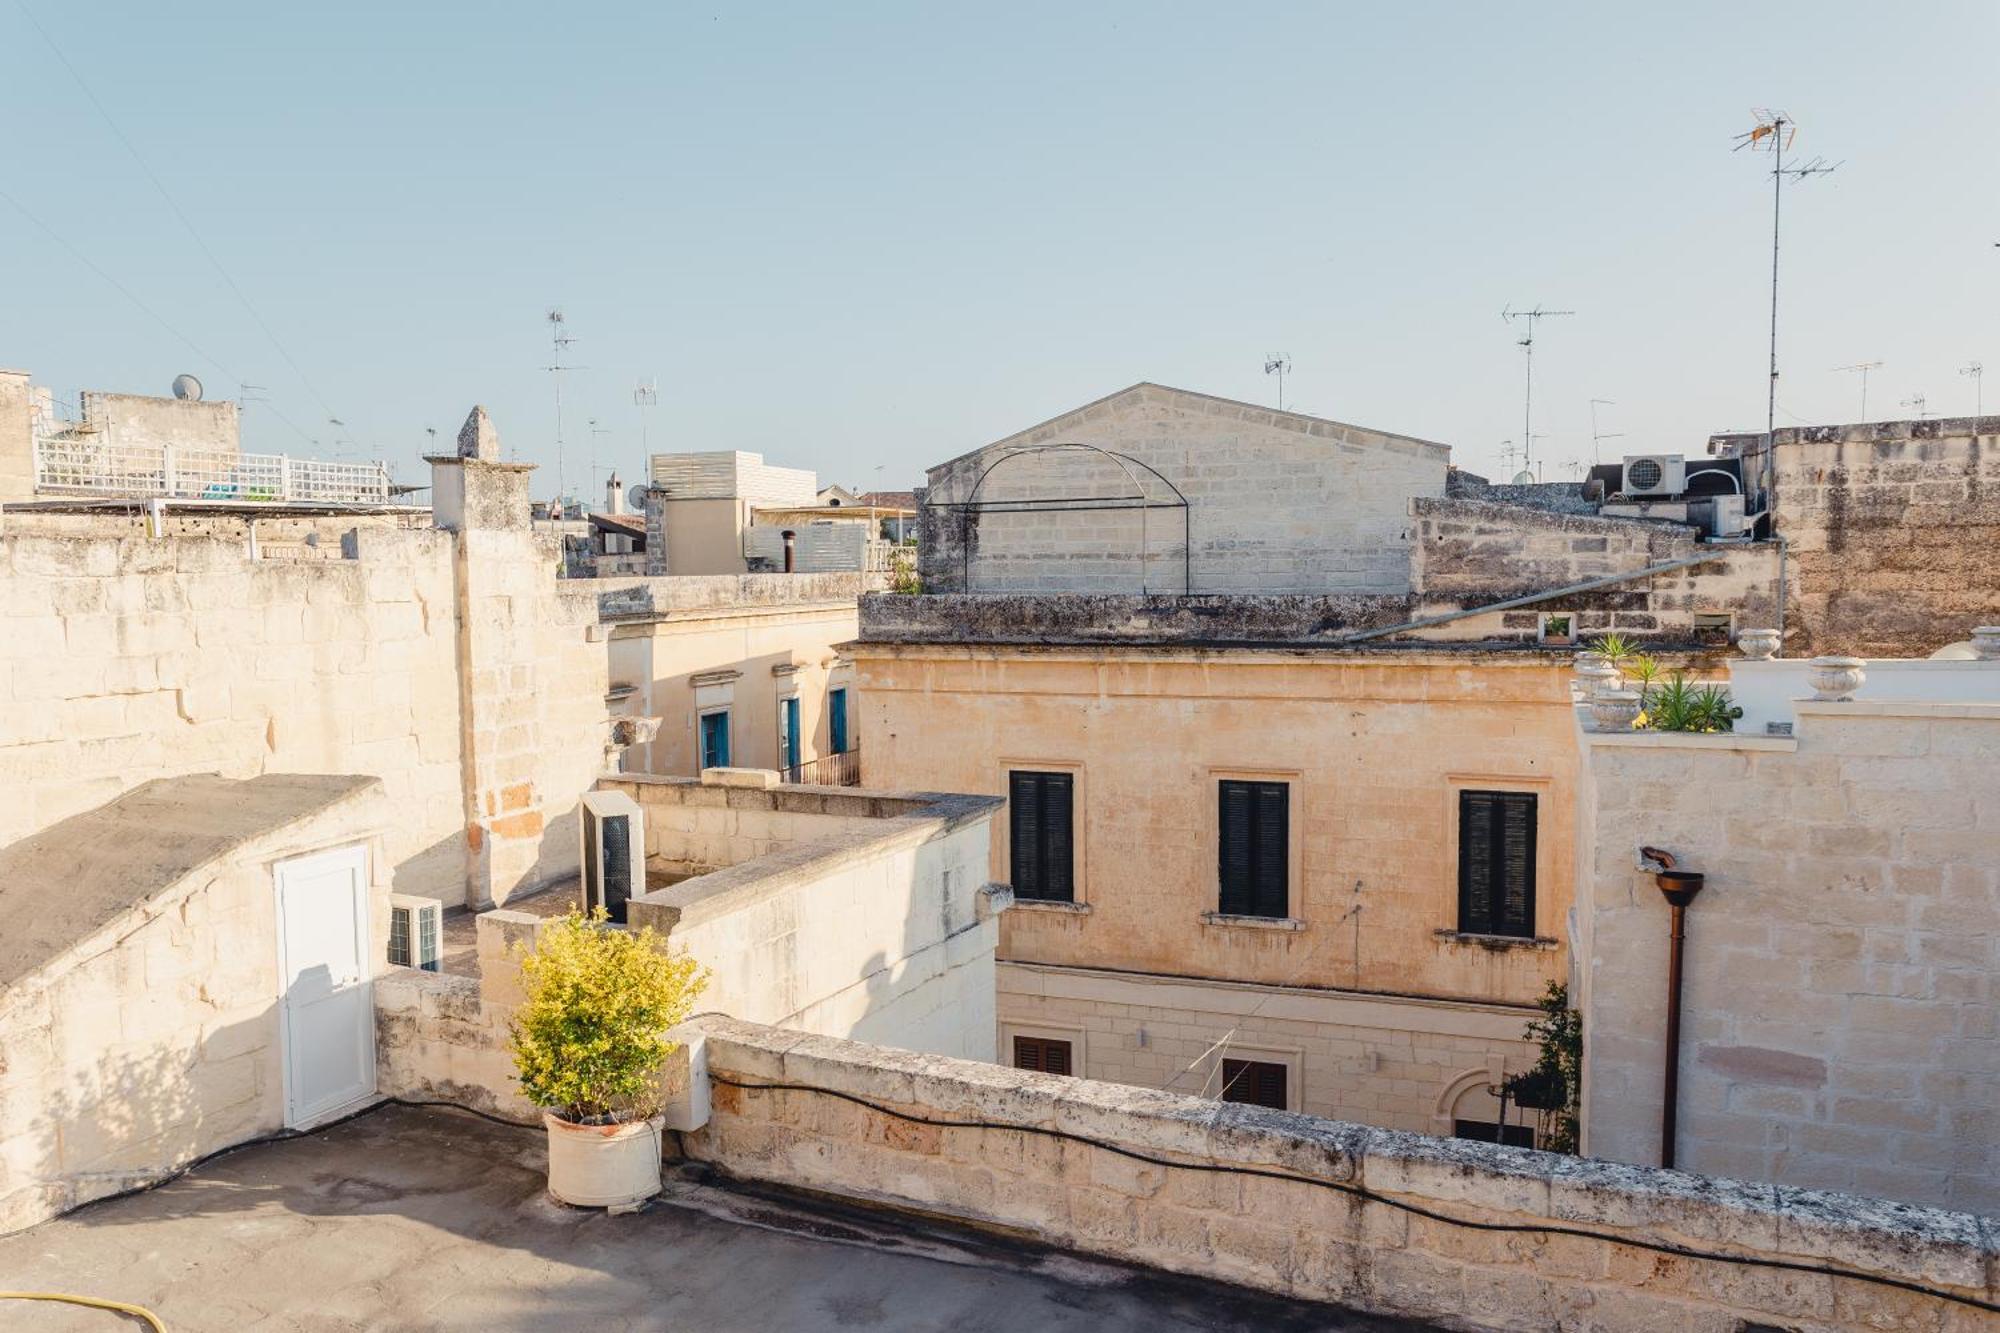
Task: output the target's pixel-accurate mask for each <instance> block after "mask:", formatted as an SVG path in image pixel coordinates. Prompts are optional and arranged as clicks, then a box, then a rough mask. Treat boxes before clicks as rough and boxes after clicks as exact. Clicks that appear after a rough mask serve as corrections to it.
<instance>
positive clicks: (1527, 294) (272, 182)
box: [0, 0, 2000, 495]
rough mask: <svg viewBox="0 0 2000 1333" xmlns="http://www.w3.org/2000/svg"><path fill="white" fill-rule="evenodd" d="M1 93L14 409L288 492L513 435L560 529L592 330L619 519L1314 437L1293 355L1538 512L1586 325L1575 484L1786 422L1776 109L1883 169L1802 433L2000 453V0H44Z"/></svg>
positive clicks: (2, 43) (1807, 253)
mask: <svg viewBox="0 0 2000 1333" xmlns="http://www.w3.org/2000/svg"><path fill="white" fill-rule="evenodd" d="M44 34H46V38H45V36H44ZM0 50H4V51H6V52H7V53H8V63H7V71H8V72H7V76H6V77H5V78H4V79H0V120H4V123H5V124H7V125H8V126H9V127H11V132H10V134H9V136H8V138H9V141H10V153H9V159H10V162H9V165H10V170H9V171H8V172H7V173H6V174H5V176H4V177H0V247H4V249H0V253H4V255H5V256H6V259H5V262H4V265H0V273H4V274H5V281H4V282H0V366H9V367H14V368H19V369H25V370H28V371H30V372H32V373H33V375H34V376H35V380H36V382H37V383H40V384H46V385H48V386H50V387H51V388H52V389H53V390H54V391H55V393H56V394H57V396H58V397H60V398H68V399H74V397H75V395H76V393H77V392H78V391H79V390H82V389H109V390H116V391H123V392H149V393H164V392H166V391H167V387H168V385H169V384H170V382H171V381H172V380H173V378H174V376H175V375H176V374H178V373H181V372H184V371H185V372H192V373H194V374H195V375H197V376H199V377H200V378H201V379H202V380H203V381H204V383H205V385H206V386H207V394H208V396H209V397H211V398H215V397H231V398H234V397H238V396H247V397H248V398H249V399H250V401H249V404H248V406H247V408H246V411H245V416H244V426H243V430H244V447H245V448H246V449H251V450H257V451H267V452H282V453H293V454H304V455H319V456H326V457H350V458H353V457H369V458H381V459H385V460H387V461H388V462H389V463H390V464H391V466H392V469H393V472H394V475H395V476H396V477H397V478H398V479H400V480H404V481H422V480H425V479H426V473H425V469H424V467H423V464H422V462H421V457H422V455H423V454H424V453H425V452H428V451H430V450H431V449H433V448H434V447H438V446H441V445H444V444H448V443H449V442H450V440H451V438H452V437H453V436H454V435H455V434H456V432H457V430H458V427H459V425H460V423H461V422H462V421H463V419H464V417H465V415H466V413H467V412H468V410H469V409H470V408H471V406H472V405H473V404H474V403H482V404H484V405H485V406H486V407H487V409H488V410H489V411H490V412H491V413H492V415H493V418H494V420H495V422H496V424H497V425H498V427H499V429H500V433H501V436H502V438H503V440H504V441H505V443H506V444H507V446H508V447H509V449H510V450H511V451H512V452H513V454H514V456H516V457H517V458H520V459H523V460H526V461H530V462H535V463H538V464H540V465H541V471H539V472H538V473H537V476H536V487H535V490H536V493H537V494H538V495H544V494H551V493H553V492H554V491H555V489H556V478H557V467H558V457H557V447H556V410H555V383H554V381H555V378H556V377H555V376H553V375H551V374H550V373H549V372H548V371H547V369H546V368H547V367H548V366H549V365H550V364H551V356H552V348H551V344H550V329H551V326H550V325H549V323H548V322H547V315H548V312H549V311H550V310H551V309H552V308H560V309H561V310H562V311H563V312H564V316H565V325H564V327H565V328H566V330H567V332H568V333H569V335H570V336H572V337H573V338H574V339H575V341H574V342H573V343H571V344H570V345H569V347H568V348H567V350H566V352H565V355H564V360H565V361H566V362H567V363H568V364H571V365H574V366H578V367H582V368H580V369H576V370H572V371H569V372H567V373H566V374H565V375H564V376H563V380H564V384H563V403H564V406H563V411H562V423H563V429H562V436H563V441H564V444H563V449H562V457H561V460H560V462H561V475H562V476H563V477H564V479H566V480H567V482H568V486H569V489H570V490H571V491H572V492H580V491H582V490H583V489H584V487H585V483H586V479H589V481H590V482H591V488H592V491H593V493H596V491H595V488H596V487H598V486H601V485H602V484H603V479H604V477H605V476H606V475H607V474H608V472H609V471H610V470H611V469H612V468H614V467H615V468H616V469H617V470H618V471H619V472H620V473H621V474H622V476H623V478H624V479H625V480H626V481H627V482H631V481H636V480H638V479H639V478H640V477H641V476H642V474H643V468H644V464H643V459H644V456H645V454H646V453H647V452H648V451H660V450H666V449H745V450H752V451H756V452H761V453H762V454H764V455H765V457H766V458H767V459H769V460H770V461H771V462H774V463H779V464H784V465H789V466H799V467H810V468H813V469H815V470H817V471H818V473H819V475H820V478H821V480H822V482H823V483H826V482H839V483H842V484H845V485H849V486H854V487H857V488H861V489H901V488H904V487H908V486H910V485H912V484H918V483H920V482H921V480H922V474H923V469H924V468H925V467H926V466H928V465H930V464H934V463H937V462H941V461H943V460H945V459H948V458H951V457H953V456H954V455H956V454H958V453H961V452H963V451H965V450H967V449H970V448H973V447H976V446H977V445H979V444H982V443H985V442H987V441H989V440H993V439H997V438H1000V437H1002V436H1005V435H1009V434H1012V433H1013V432H1015V431H1016V430H1019V429H1021V428H1023V427H1025V426H1028V425H1031V424H1033V423H1035V422H1038V421H1041V420H1043V419H1045V418H1048V417H1051V416H1054V415H1057V414H1059V413H1061V412H1063V411H1066V410H1068V409H1070V408H1072V407H1075V406H1079V405H1081V404H1083V403H1085V402H1088V401H1090V400H1092V399H1095V398H1098V397H1102V396H1103V395H1105V394H1108V393H1111V392H1114V391H1116V390H1118V389H1121V388H1123V387H1125V386H1127V385H1129V384H1132V383H1134V382H1136V381H1139V380H1153V381H1157V382H1161V383H1166V384H1173V385H1177V386H1180V387H1183V388H1188V389H1195V390H1199V391H1202V392H1206V393H1213V394H1220V395H1223V396H1227V397H1234V398H1243V399H1248V400H1252V401H1256V402H1261V403H1272V402H1274V401H1275V399H1276V393H1277V387H1278V385H1277V380H1276V378H1275V377H1273V376H1269V375H1267V374H1265V372H1264V366H1265V363H1266V361H1267V360H1269V359H1271V358H1272V357H1276V356H1283V357H1287V358H1289V361H1290V364H1291V367H1292V369H1291V373H1290V374H1289V376H1287V377H1286V381H1285V386H1284V392H1285V405H1286V406H1287V407H1291V408H1295V409H1297V410H1300V411H1306V412H1311V413H1315V414H1318V415H1322V416H1328V417H1333V418H1336V419H1339V420H1343V421H1350V422H1356V423H1359V424H1362V425H1366V426H1370V427H1374V428H1377V429H1381V430H1388V431H1396V432H1400V433H1403V434H1408V435H1415V436H1418V437H1421V438H1425V439H1432V440H1438V441H1442V442H1444V443H1447V444H1450V445H1451V446H1452V447H1453V450H1454V461H1456V462H1457V463H1459V464H1460V465H1461V466H1464V467H1468V468H1471V469H1472V470H1474V471H1478V472H1483V473H1486V474H1488V475H1497V474H1499V473H1501V472H1503V471H1505V470H1511V468H1512V467H1518V466H1519V462H1518V459H1517V458H1515V457H1513V456H1511V455H1505V454H1503V450H1504V449H1505V448H1507V446H1508V444H1509V442H1511V443H1512V445H1514V446H1515V447H1518V445H1519V442H1520V439H1521V437H1522V435H1523V421H1522V412H1523V376H1522V350H1521V348H1520V347H1519V346H1517V339H1518V338H1519V336H1520V329H1519V327H1518V325H1515V324H1510V323H1508V322H1507V321H1506V320H1504V319H1503V318H1502V312H1503V310H1506V309H1509V308H1513V309H1522V308H1528V307H1533V306H1535V305H1537V304H1540V305H1542V306H1544V307H1547V308H1550V309H1558V310H1565V311H1573V312H1574V313H1573V314H1569V315H1565V316H1562V317H1556V318H1550V319H1547V320H1544V321H1542V322H1541V324H1540V325H1539V328H1538V330H1537V338H1536V345H1535V406H1534V423H1533V431H1534V433H1535V435H1536V436H1537V437H1538V438H1537V439H1536V440H1535V447H1536V451H1537V455H1538V457H1539V459H1540V460H1541V462H1542V464H1543V469H1544V472H1543V475H1544V476H1545V477H1546V478H1547V479H1549V480H1557V479H1562V478H1566V477H1569V476H1572V475H1575V469H1576V467H1577V466H1578V465H1580V464H1582V463H1587V462H1588V461H1589V460H1590V459H1591V457H1592V454H1593V449H1594V448H1595V449H1597V450H1599V451H1600V452H1601V457H1603V458H1604V459H1607V460H1611V459H1615V458H1617V457H1619V456H1620V455H1622V454H1623V453H1625V452H1635V451H1649V450H1660V451H1675V452H1685V453H1700V452H1701V451H1702V450H1703V448H1704V445H1705V441H1706V438H1707V436H1708V435H1709V434H1710V433H1712V432H1715V431H1720V430H1727V429H1761V428H1762V427H1763V425H1764V417H1765V389H1766V384H1767V358H1768V347H1767V338H1768V332H1769V330H1768V324H1767V321H1768V319H1769V315H1770V307H1769V302H1770V288H1769V282H1770V263H1771V254H1770V242H1771V181H1770V176H1769V169H1770V160H1769V158H1768V156H1760V155H1757V154H1753V153H1750V152H1741V153H1736V152H1732V151H1731V150H1732V141H1733V138H1734V136H1736V135H1738V134H1740V133H1741V132H1743V131H1745V130H1747V129H1749V128H1750V127H1751V125H1752V124H1753V116H1752V111H1753V108H1759V107H1771V108H1779V109H1782V110H1784V111H1786V112H1788V113H1789V114H1790V115H1792V116H1793V117H1795V118H1796V120H1797V122H1798V124H1799V126H1800V129H1799V132H1798V138H1797V141H1796V143H1795V145H1794V148H1793V151H1794V153H1795V154H1796V155H1798V156H1799V157H1802V158H1805V159H1810V158H1812V157H1814V156H1823V157H1824V158H1825V159H1826V160H1827V162H1828V163H1829V164H1831V163H1838V164H1839V169H1838V170H1837V171H1835V172H1834V173H1833V174H1831V175H1824V176H1818V177H1814V178H1812V179H1810V180H1807V181H1804V182H1802V183H1800V184H1799V185H1798V186H1797V187H1796V189H1791V190H1788V191H1787V194H1786V197H1785V208H1784V252H1783V274H1782V278H1781V308H1780V330H1779V338H1780V344H1779V355H1780V361H1781V366H1782V369H1783V376H1782V378H1781V380H1780V388H1779V394H1778V407H1779V411H1778V416H1777V421H1778V423H1779V424H1780V425H1790V424H1799V423H1820V422H1833V421H1851V420H1856V419H1859V418H1860V415H1861V413H1860V377H1859V376H1858V375H1857V374H1855V373H1853V372H1843V371H1839V370H1837V369H1836V368H1837V367H1841V366H1849V365H1854V364H1858V363H1863V362H1874V361H1879V362H1881V363H1882V365H1881V367H1880V368H1879V369H1878V370H1876V371H1874V372H1873V373H1872V374H1871V376H1870V377H1869V383H1868V417H1869V418H1870V419H1875V420H1885V419H1898V418H1903V417H1909V416H1914V415H1917V409H1916V407H1915V406H1913V405H1910V404H1909V400H1912V399H1914V398H1915V397H1916V396H1918V395H1921V396H1922V397H1923V399H1924V403H1925V409H1924V410H1925V411H1926V412H1928V413H1929V414H1932V415H1964V414H1968V413H1970V412H1971V411H1972V410H1973V403H1974V394H1975V387H1976V384H1979V383H1983V384H1984V388H1983V389H1982V390H1981V392H1982V393H1983V397H1984V402H1985V404H1986V407H1987V410H1989V411H2000V248H1996V245H1995V243H1996V242H2000V169H1996V165H1995V164H1996V161H1997V160H2000V149H1997V148H1996V145H2000V133H1996V132H2000V78H1996V70H2000V4H1996V3H1995V2H1994V0H1934V2H1932V3H1912V4H1886V3H1881V2H1880V0H1877V2H1876V3H1870V4H1856V3H1847V2H1845V0H1841V2H1838V3H1836V2H1832V0H1823V2H1820V3H1764V4H1759V5H1746V4H1740V3H1738V4H1728V5H1723V4H1697V3H1681V4H1674V5H1647V6H1637V5H1604V4H1601V3H1600V4H1576V5H1568V4H1561V5H1558V4H1532V5H1520V4H1513V5H1494V4H1470V3H1467V4H1425V3H1411V4H1379V3H1377V4H1370V5H1359V4H1333V3H1324V4H1285V3H1264V4H1256V5H1248V4H1223V3H1214V4H1209V5H1188V4H1166V3H1154V4H1116V3H1104V4H1091V3H1078V2H1077V0H1070V2H1069V3H1050V4H1044V3H1023V2H1021V0H1009V3H1007V4H1004V5H981V6H972V5H937V4H907V5H889V4H875V3H867V2H866V0H848V2H847V3H842V4H838V5H827V4H761V5H754V6H748V5H746V6H723V5H720V4H717V3H709V4H705V5H702V6H698V7H689V6H687V5H683V4H676V3H660V2H655V3H646V4H615V5H614V4H590V3H582V2H577V3H568V4H553V3H548V2H547V0H543V3H540V4H533V5H527V4H513V3H505V2H504V0H496V2H492V3H478V4H473V3H464V4H451V5H447V4H435V3H411V2H410V0H402V2H401V3H396V4H381V3H375V2H374V0H349V2H347V3H343V4H340V5H304V4H298V5H273V4H270V3H269V0H258V2H257V3H240V4H220V3H203V2H201V0H188V3H184V4H179V5H175V6H160V5H157V4H144V5H141V4H133V3H97V2H95V0H72V2H71V3H58V0H0ZM1974 361H1979V362H1983V363H1985V364H1986V365H1988V366H1990V367H1992V370H1993V374H1992V375H1991V376H1990V377H1985V378H1984V379H1982V380H1981V381H1977V382H1976V381H1975V380H1974V378H1973V377H1971V376H1968V375H1965V374H1961V373H1960V370H1961V368H1962V367H1964V366H1966V365H1967V364H1968V363H1971V362H1974ZM642 381H646V382H653V383H655V384H656V385H657V404H656V405H655V406H653V407H651V408H648V409H644V410H642V409H641V408H640V407H638V406H637V405H635V401H634V389H635V387H636V386H637V385H638V384H639V383H641V382H642ZM245 382H248V383H250V384H252V385H256V386H261V387H259V388H256V389H253V390H250V391H248V392H247V395H246V394H245V391H244V390H242V388H241V385H242V384H243V383H245ZM1592 399H1600V400H1606V401H1605V402H1604V403H1602V404H1600V405H1599V406H1598V408H1597V422H1598V426H1597V429H1598V431H1599V432H1600V433H1601V434H1602V435H1603V436H1605V437H1607V438H1603V439H1602V440H1601V441H1599V442H1598V443H1597V444H1595V445H1593V441H1592V416H1591V400H1592ZM336 421H337V422H338V423H340V424H338V425H336V424H333V423H335V422H336ZM593 421H594V423H595V425H594V427H593V426H592V425H590V424H588V423H590V422H593ZM433 430H434V431H436V432H437V435H436V437H435V443H434V441H433V437H432V436H430V435H429V434H428V432H429V431H433Z"/></svg>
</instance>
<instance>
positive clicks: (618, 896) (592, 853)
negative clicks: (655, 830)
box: [577, 791, 646, 921]
mask: <svg viewBox="0 0 2000 1333" xmlns="http://www.w3.org/2000/svg"><path fill="white" fill-rule="evenodd" d="M581 813H582V818H581V819H579V820H578V821H577V823H578V827H579V829H580V830H581V835H582V839H583V847H582V849H581V863H582V866H583V910H584V911H586V912H594V911H596V910H597V909H598V908H600V907H602V908H603V909H604V910H605V912H607V913H608V914H609V915H610V917H611V919H612V920H613V921H623V920H624V919H625V904H626V902H627V901H629V900H630V899H631V897H632V895H633V894H635V893H644V892H645V891H646V824H645V816H644V815H643V814H642V813H641V812H640V810H639V803H638V802H637V801H635V800H633V799H632V798H631V797H630V796H627V795H626V794H625V793H624V792H622V791H587V792H585V793H584V794H583V809H582V812H581Z"/></svg>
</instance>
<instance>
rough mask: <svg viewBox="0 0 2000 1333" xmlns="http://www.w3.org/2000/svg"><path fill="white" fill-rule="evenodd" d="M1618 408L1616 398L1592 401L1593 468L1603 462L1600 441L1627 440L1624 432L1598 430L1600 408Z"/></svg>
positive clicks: (1591, 454)
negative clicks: (1600, 454)
mask: <svg viewBox="0 0 2000 1333" xmlns="http://www.w3.org/2000/svg"><path fill="white" fill-rule="evenodd" d="M1616 406H1618V400H1617V399H1616V398H1593V399H1591V400H1590V465H1591V466H1592V467H1596V466H1597V465H1598V463H1600V462H1602V461H1603V460H1602V458H1601V457H1600V456H1599V453H1598V448H1597V446H1598V443H1599V442H1600V441H1603V440H1622V439H1624V438H1625V432H1624V431H1622V430H1605V431H1600V430H1599V429H1598V428H1597V409H1598V408H1599V407H1616Z"/></svg>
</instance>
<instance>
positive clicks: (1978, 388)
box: [1958, 361, 1986, 436]
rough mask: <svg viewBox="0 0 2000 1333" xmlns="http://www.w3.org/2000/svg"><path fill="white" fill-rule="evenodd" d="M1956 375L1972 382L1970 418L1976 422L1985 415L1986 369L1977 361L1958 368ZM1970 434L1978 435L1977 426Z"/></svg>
mask: <svg viewBox="0 0 2000 1333" xmlns="http://www.w3.org/2000/svg"><path fill="white" fill-rule="evenodd" d="M1958 373H1959V374H1961V375H1963V376H1965V377H1966V378H1967V379H1969V380H1971V381H1972V417H1973V420H1974V421H1975V422H1977V421H1978V419H1979V418H1980V417H1983V416H1985V415H1986V367H1985V366H1983V365H1981V364H1980V363H1979V362H1977V361H1968V362H1966V363H1965V364H1964V365H1962V366H1960V367H1959V368H1958ZM1972 433H1973V435H1974V436H1977V435H1978V434H1979V427H1978V426H1977V425H1974V426H1973V428H1972Z"/></svg>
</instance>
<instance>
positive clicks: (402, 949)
mask: <svg viewBox="0 0 2000 1333" xmlns="http://www.w3.org/2000/svg"><path fill="white" fill-rule="evenodd" d="M443 959H444V904H443V903H441V902H439V901H438V900H437V899H435V898H418V897H416V896H414V895H412V894H407V893H392V894H390V895H389V961H390V962H391V963H394V964H395V965H396V966H397V967H414V968H417V969H419V970H421V971H424V972H436V971H439V970H440V969H441V968H442V965H443Z"/></svg>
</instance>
